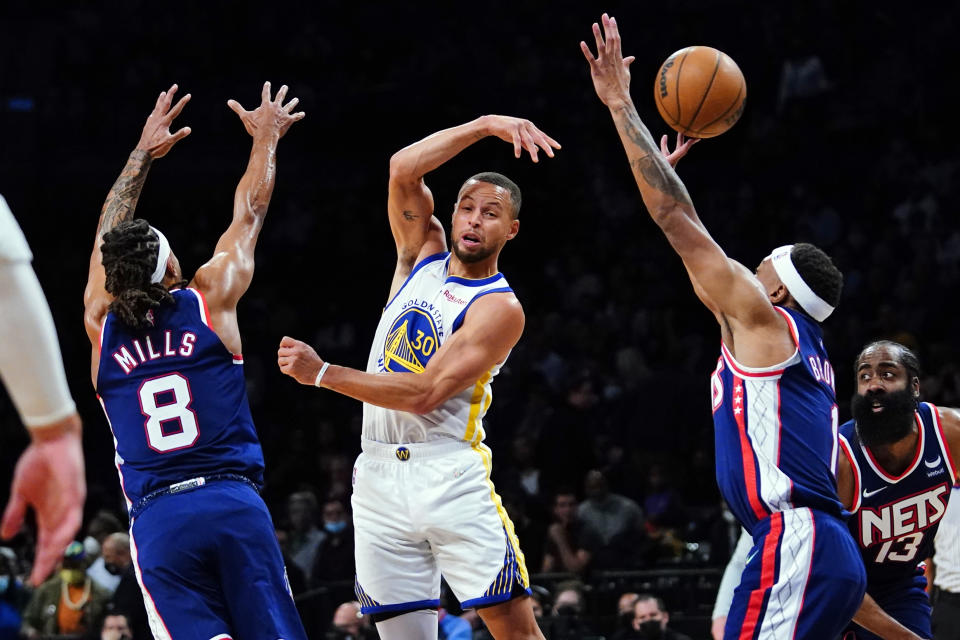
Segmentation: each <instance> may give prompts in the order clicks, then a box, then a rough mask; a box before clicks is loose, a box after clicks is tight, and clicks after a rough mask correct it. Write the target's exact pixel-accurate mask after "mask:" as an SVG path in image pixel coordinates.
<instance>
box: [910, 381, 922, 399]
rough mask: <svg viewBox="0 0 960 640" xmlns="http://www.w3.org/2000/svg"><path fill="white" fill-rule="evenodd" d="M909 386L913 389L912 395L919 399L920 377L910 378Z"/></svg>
mask: <svg viewBox="0 0 960 640" xmlns="http://www.w3.org/2000/svg"><path fill="white" fill-rule="evenodd" d="M910 388H911V389H913V397H914V398H915V399H917V400H919V399H920V378H918V377H917V376H913V379H911V380H910Z"/></svg>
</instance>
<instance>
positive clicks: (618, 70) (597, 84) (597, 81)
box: [580, 14, 636, 108]
mask: <svg viewBox="0 0 960 640" xmlns="http://www.w3.org/2000/svg"><path fill="white" fill-rule="evenodd" d="M601 22H602V23H603V33H601V32H600V25H598V24H597V23H596V22H594V23H593V39H594V40H595V41H596V43H597V57H596V58H594V57H593V53H591V51H590V47H589V46H587V43H586V42H583V41H582V40H581V41H580V50H581V51H583V56H584V57H585V58H586V59H587V63H588V64H589V65H590V77H591V78H593V88H594V89H595V90H596V92H597V97H599V98H600V100H601V101H602V102H603V104H605V105H607V106H608V107H611V108H613V107H615V106H617V105H618V104H622V103H625V102H629V101H630V65H631V64H632V63H633V61H634V60H635V59H636V58H634V56H627V57H626V58H624V57H623V54H622V53H621V50H620V30H619V29H618V28H617V20H616V18H611V17H609V16H608V15H607V14H603V17H602V18H601ZM604 36H605V37H604Z"/></svg>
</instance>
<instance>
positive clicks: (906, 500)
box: [840, 402, 956, 594]
mask: <svg viewBox="0 0 960 640" xmlns="http://www.w3.org/2000/svg"><path fill="white" fill-rule="evenodd" d="M914 415H915V418H916V421H917V428H918V429H919V438H918V440H917V449H916V451H915V452H914V454H913V459H912V460H911V461H910V464H909V465H908V466H907V468H906V470H904V472H903V473H901V474H900V475H899V476H894V475H891V474H889V473H887V472H886V471H885V470H884V469H883V467H881V466H880V463H879V462H877V461H876V459H874V457H873V455H872V454H871V453H870V450H869V449H867V448H866V446H864V444H863V442H861V440H860V437H859V436H858V434H857V430H856V425H855V423H854V421H852V420H851V421H850V422H847V423H845V424H844V425H843V426H842V427H841V428H840V446H841V449H842V451H843V453H844V455H846V456H847V458H848V459H849V460H850V466H851V467H852V468H853V479H854V490H855V492H856V493H855V494H854V499H853V504H852V505H851V507H850V511H851V512H852V513H853V514H854V516H853V517H852V518H851V519H850V521H849V523H848V526H849V527H850V531H851V533H852V534H853V537H854V539H855V540H856V541H857V545H858V546H859V547H860V554H861V555H862V556H863V563H864V565H865V566H866V568H867V581H868V585H869V587H868V591H870V593H871V594H873V593H874V592H878V593H879V592H882V591H883V588H884V586H887V585H893V584H902V583H905V582H910V581H911V580H912V579H913V578H914V577H915V576H916V574H917V565H918V564H919V563H920V562H922V561H923V560H925V559H926V558H929V557H931V556H932V555H933V539H934V537H935V536H936V534H937V527H938V526H939V525H940V519H941V518H942V517H943V514H944V512H945V511H946V510H947V501H948V500H949V499H950V487H951V486H953V484H955V483H956V478H955V477H954V467H953V461H952V460H951V458H950V450H949V449H948V448H947V445H946V440H945V439H944V436H943V429H942V427H941V425H940V415H939V413H937V408H936V407H935V406H933V405H932V404H929V403H927V402H921V403H920V405H919V407H918V408H917V411H916V413H915V414H914Z"/></svg>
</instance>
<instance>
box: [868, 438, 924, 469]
mask: <svg viewBox="0 0 960 640" xmlns="http://www.w3.org/2000/svg"><path fill="white" fill-rule="evenodd" d="M919 439H920V432H919V431H918V430H917V429H916V428H914V429H913V431H911V432H910V433H909V434H908V435H906V436H904V437H903V438H900V439H899V440H897V441H896V442H893V443H890V444H884V445H879V446H875V447H870V452H871V453H872V454H873V457H874V458H876V460H877V462H878V463H880V466H881V467H883V470H884V471H886V472H887V473H889V474H890V475H893V476H899V475H900V474H902V473H903V472H904V471H906V470H907V467H908V466H910V463H911V462H913V460H914V458H915V457H916V453H917V445H918V441H919Z"/></svg>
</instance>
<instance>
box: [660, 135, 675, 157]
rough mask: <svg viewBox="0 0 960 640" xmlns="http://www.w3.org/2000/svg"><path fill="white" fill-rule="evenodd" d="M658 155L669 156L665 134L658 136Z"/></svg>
mask: <svg viewBox="0 0 960 640" xmlns="http://www.w3.org/2000/svg"><path fill="white" fill-rule="evenodd" d="M678 146H679V145H678ZM660 153H662V154H663V155H665V156H668V155H670V147H669V146H667V134H663V135H662V136H660Z"/></svg>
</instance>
